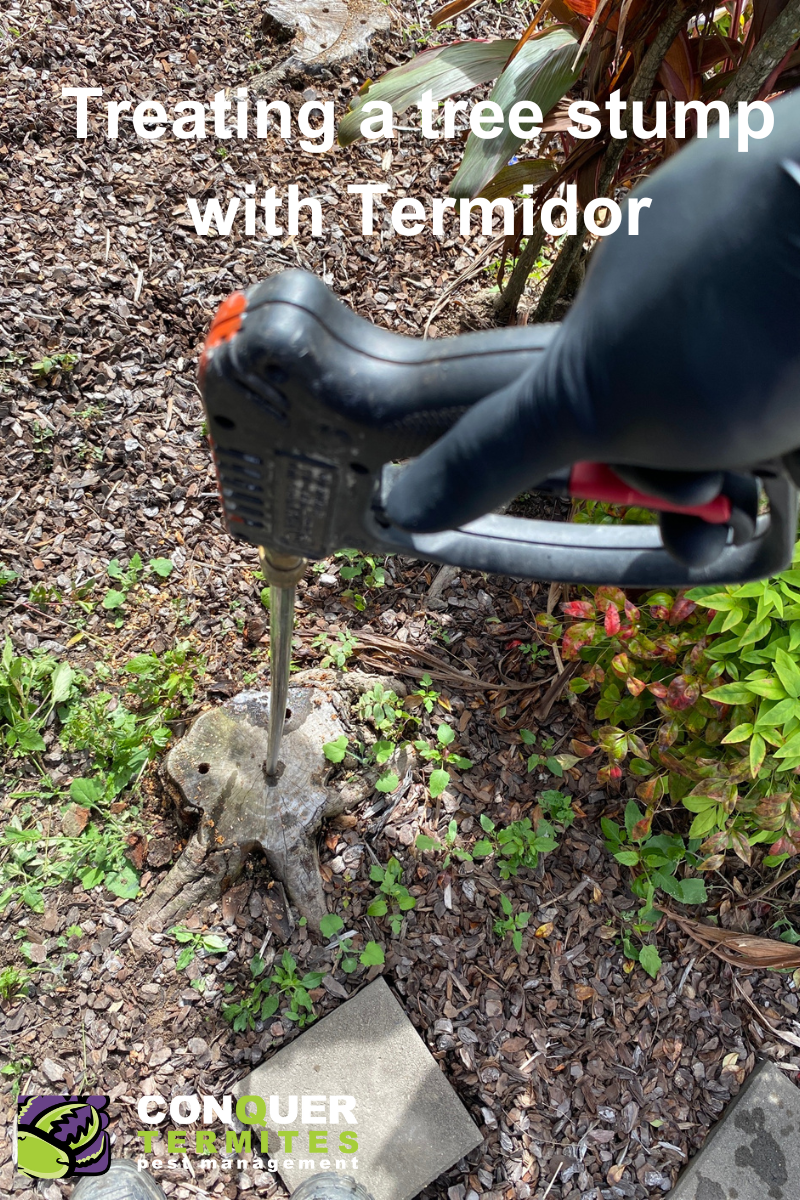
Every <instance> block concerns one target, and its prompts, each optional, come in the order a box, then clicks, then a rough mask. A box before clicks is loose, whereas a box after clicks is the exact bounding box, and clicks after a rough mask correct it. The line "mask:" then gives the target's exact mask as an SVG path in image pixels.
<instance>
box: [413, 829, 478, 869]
mask: <svg viewBox="0 0 800 1200" xmlns="http://www.w3.org/2000/svg"><path fill="white" fill-rule="evenodd" d="M457 837H458V825H457V824H456V821H455V818H453V819H452V820H451V821H449V822H448V825H447V833H446V834H445V835H444V842H437V840H436V838H432V837H429V836H428V835H427V833H420V834H419V835H418V836H417V840H416V843H415V844H416V847H417V849H418V850H431V851H433V852H434V853H436V854H441V853H444V861H443V863H442V867H443V868H444V870H445V871H446V870H447V868H448V867H449V866H450V863H451V862H452V860H453V859H454V858H457V859H458V860H459V862H472V855H471V854H470V852H469V850H465V849H464V848H463V847H462V846H457V845H456V838H457Z"/></svg>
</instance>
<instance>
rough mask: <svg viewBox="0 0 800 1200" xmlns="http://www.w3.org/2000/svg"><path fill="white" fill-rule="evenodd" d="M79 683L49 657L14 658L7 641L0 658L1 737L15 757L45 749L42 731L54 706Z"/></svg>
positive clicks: (71, 694)
mask: <svg viewBox="0 0 800 1200" xmlns="http://www.w3.org/2000/svg"><path fill="white" fill-rule="evenodd" d="M79 682H80V679H79V676H78V675H76V673H75V671H73V669H72V667H70V666H69V664H68V663H66V662H63V661H62V662H59V661H58V660H57V659H56V658H53V657H52V655H49V654H39V653H36V654H33V655H32V656H31V657H30V658H28V657H26V656H24V655H16V654H15V653H14V646H13V644H12V642H11V638H10V637H7V638H6V640H5V643H4V645H3V653H2V656H0V735H2V738H3V741H4V742H5V744H6V746H8V747H9V749H10V750H11V752H12V754H14V755H15V756H27V755H30V754H38V753H40V752H41V751H43V750H44V749H45V742H44V738H43V737H42V731H43V729H44V727H45V724H46V723H47V721H48V719H49V717H50V714H51V713H52V712H53V709H54V708H56V706H57V705H61V704H64V703H66V702H67V701H68V700H70V699H71V698H72V697H74V696H75V695H76V694H77V692H78V685H79Z"/></svg>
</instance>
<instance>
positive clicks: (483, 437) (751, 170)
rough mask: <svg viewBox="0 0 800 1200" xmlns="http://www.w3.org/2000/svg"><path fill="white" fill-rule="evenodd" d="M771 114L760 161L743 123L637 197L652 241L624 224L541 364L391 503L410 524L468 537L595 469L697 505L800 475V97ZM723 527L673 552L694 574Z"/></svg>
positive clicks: (408, 480) (602, 249)
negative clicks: (775, 469)
mask: <svg viewBox="0 0 800 1200" xmlns="http://www.w3.org/2000/svg"><path fill="white" fill-rule="evenodd" d="M772 108H773V112H774V116H775V125H774V129H773V131H772V133H771V134H770V135H769V136H768V137H766V138H764V139H762V140H761V141H756V142H751V143H750V149H749V151H747V152H741V153H740V152H739V151H738V149H737V144H738V142H737V136H736V121H732V122H731V136H730V138H728V139H724V138H720V137H719V136H718V132H717V130H712V133H711V135H710V137H709V139H708V140H707V141H706V140H703V141H695V142H693V143H692V144H691V145H690V146H688V147H686V148H685V149H683V150H681V151H680V152H679V153H678V154H677V155H676V156H675V157H674V158H672V159H670V160H669V161H668V162H667V163H665V164H664V165H663V166H661V167H660V168H659V169H658V170H657V171H655V172H654V173H653V175H652V176H651V177H650V178H648V179H647V180H645V181H644V183H642V184H641V186H640V187H638V188H637V189H636V191H635V192H634V195H637V196H649V197H651V198H652V205H651V206H650V208H649V209H643V210H642V211H641V214H640V233H639V235H638V236H637V237H631V236H630V235H629V234H628V233H627V222H626V220H625V217H624V215H623V221H622V224H621V226H620V229H619V231H618V232H617V233H615V234H612V235H610V236H609V237H608V238H606V239H605V240H604V242H603V243H602V244H601V245H599V246H598V248H597V250H596V252H595V253H594V255H593V262H592V265H591V269H590V271H589V273H588V276H587V279H586V283H585V285H584V287H583V288H582V290H581V292H580V294H579V296H578V298H577V300H576V302H575V304H574V306H573V308H572V309H571V311H570V312H569V314H568V316H567V318H566V320H565V321H564V323H563V325H562V327H561V330H560V332H559V334H558V335H557V337H556V339H555V341H554V342H553V344H552V347H551V349H550V350H549V351H548V353H547V356H546V359H545V361H544V363H543V364H542V365H541V366H539V367H538V368H537V369H535V370H532V371H530V372H528V373H527V374H526V375H524V376H522V377H521V378H520V379H519V381H518V382H516V383H513V384H511V385H509V386H507V387H505V388H503V389H502V390H499V391H497V392H495V393H494V394H493V395H490V396H487V397H486V398H485V399H484V400H482V401H481V402H480V403H479V404H477V405H476V406H475V407H474V408H472V409H470V411H469V412H468V413H467V414H466V415H465V416H463V417H462V418H461V420H459V421H458V423H457V424H456V425H455V426H454V427H453V428H452V429H451V430H450V431H449V432H448V433H447V434H445V436H444V437H442V438H441V439H440V440H439V441H438V442H436V443H435V444H434V445H433V446H431V447H430V448H429V449H428V450H426V451H425V453H424V454H422V455H421V456H420V457H419V458H418V459H417V460H416V461H415V462H413V463H412V464H411V465H410V466H409V467H408V468H407V470H406V471H405V472H404V473H403V475H402V476H401V478H400V480H399V481H398V483H397V485H396V486H395V488H394V489H393V491H392V492H391V494H390V496H389V498H388V504H387V514H388V516H389V518H390V519H391V520H392V521H393V522H394V523H395V524H397V525H399V526H401V527H402V528H405V529H411V530H414V531H417V532H431V531H435V530H440V529H448V528H454V527H456V526H458V525H461V524H464V523H465V522H467V521H470V520H472V519H474V518H476V517H478V516H481V515H482V514H484V513H486V512H489V511H490V510H491V509H494V508H496V507H498V506H499V505H500V504H502V503H504V502H505V501H507V500H509V499H511V498H512V497H514V496H515V495H517V494H518V493H519V492H521V491H524V490H526V489H528V488H530V487H531V486H533V485H535V483H536V481H537V480H541V479H544V478H545V477H546V476H548V475H549V474H551V473H552V472H554V471H555V470H558V469H559V468H562V467H564V466H566V465H568V464H571V463H574V462H579V461H583V460H593V461H599V462H605V463H608V464H610V465H612V466H614V468H615V470H617V471H618V473H619V474H620V475H622V476H623V477H624V478H625V479H626V480H627V481H628V482H629V483H632V484H634V485H635V486H637V487H639V488H640V489H642V490H645V491H647V492H649V493H650V494H652V495H662V496H664V497H666V498H668V499H671V500H674V501H677V502H679V503H689V504H694V503H698V502H700V503H702V502H703V501H704V500H706V499H709V498H711V497H713V496H714V495H716V494H717V493H718V492H719V490H720V487H721V485H722V480H723V476H722V472H723V471H725V470H730V471H737V472H744V473H747V472H748V471H750V470H752V468H753V467H754V466H757V465H758V464H759V463H763V462H764V461H766V460H774V459H776V458H781V457H784V456H787V457H785V458H784V461H785V463H786V465H787V468H788V469H789V471H790V473H791V474H793V476H794V477H795V478H797V474H798V472H797V471H796V470H795V467H794V462H793V460H792V457H791V455H792V452H794V451H795V450H797V448H798V447H800V94H797V93H795V94H793V95H791V96H787V97H784V98H783V99H781V100H778V101H777V102H776V103H775V104H774V105H773V106H772ZM799 457H800V456H799ZM709 529H710V527H709V526H706V525H705V523H704V522H699V521H698V520H697V519H696V518H691V517H689V518H685V517H680V516H678V517H677V518H675V517H674V516H670V517H668V518H667V519H666V520H662V533H663V535H664V538H665V542H666V544H667V546H668V548H670V549H672V550H673V552H674V553H675V554H676V556H677V557H680V558H682V559H683V560H684V561H693V563H694V564H695V565H696V563H697V562H702V561H708V560H709V557H710V558H711V559H713V558H714V557H716V554H717V553H718V552H719V550H720V549H721V548H722V546H721V544H720V545H719V546H718V547H717V548H716V549H715V548H714V545H710V543H704V542H703V539H704V537H705V535H706V534H707V532H708V530H709ZM721 530H722V531H723V532H724V530H725V527H724V526H722V527H719V526H717V527H716V529H715V530H713V531H712V533H711V534H709V536H710V537H711V538H712V540H713V539H714V538H715V539H716V540H717V542H718V541H719V539H720V537H721V536H722V535H721V532H720V531H721ZM698 535H699V548H698V544H697V543H698ZM693 544H694V545H693ZM709 545H710V549H709Z"/></svg>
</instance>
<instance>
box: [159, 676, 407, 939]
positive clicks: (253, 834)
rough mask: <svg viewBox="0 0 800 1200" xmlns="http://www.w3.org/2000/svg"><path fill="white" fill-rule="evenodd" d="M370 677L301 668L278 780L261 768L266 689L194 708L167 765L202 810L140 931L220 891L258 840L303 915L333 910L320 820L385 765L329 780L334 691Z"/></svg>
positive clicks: (347, 804)
mask: <svg viewBox="0 0 800 1200" xmlns="http://www.w3.org/2000/svg"><path fill="white" fill-rule="evenodd" d="M381 682H383V683H384V685H385V686H387V687H391V686H393V685H395V684H396V688H397V689H402V692H403V694H404V693H405V689H404V688H402V684H400V683H399V682H398V681H395V680H393V679H391V678H387V677H385V676H383V677H381ZM374 683H375V679H374V678H372V677H370V676H366V675H361V673H360V672H348V673H347V674H345V675H343V676H338V677H337V674H336V672H334V671H324V670H313V671H308V672H303V674H302V676H297V677H296V679H295V684H294V686H293V687H291V688H290V689H289V698H288V702H287V704H288V707H287V719H286V725H285V726H284V734H283V741H282V743H281V762H280V766H279V772H278V775H277V777H276V779H274V780H270V779H268V778H267V775H266V770H265V763H266V757H267V725H268V718H269V692H266V691H260V692H242V693H240V694H239V695H238V696H234V697H233V699H231V700H228V701H227V702H226V703H225V704H223V705H221V706H220V707H219V708H213V709H209V710H208V711H207V712H204V713H201V714H200V716H199V717H197V718H196V720H195V721H194V723H193V724H192V726H191V728H190V729H189V732H188V733H187V734H186V736H185V737H184V738H183V739H182V740H181V741H180V742H179V743H178V745H177V746H175V748H174V749H173V750H171V751H170V752H169V754H168V755H167V757H166V760H165V765H164V774H165V776H166V778H167V779H168V780H169V781H170V783H171V784H172V785H173V787H174V789H175V791H176V793H177V794H176V800H177V803H178V808H179V810H180V811H181V813H182V815H183V816H185V817H188V818H191V817H193V816H194V817H197V816H199V818H200V819H199V824H198V827H197V829H196V831H195V833H194V834H193V835H192V836H191V837H190V839H189V841H188V843H187V845H186V849H185V850H184V851H183V854H182V855H181V857H180V858H179V859H178V861H177V862H176V864H175V866H174V867H173V868H172V870H171V871H170V872H169V874H168V875H167V876H166V877H165V878H164V879H163V880H162V881H161V883H160V884H159V885H158V887H157V888H156V890H155V891H154V892H153V894H152V896H150V898H149V899H148V900H147V901H146V903H145V904H144V906H143V907H142V909H141V911H140V913H139V915H138V917H137V919H136V925H137V927H138V928H139V929H140V930H141V931H142V936H145V937H146V933H145V932H144V931H146V930H147V929H151V930H156V929H163V928H164V927H165V926H167V925H169V924H173V923H175V922H176V921H178V920H180V919H181V918H182V917H183V916H185V914H186V913H187V912H188V911H189V910H190V909H193V908H197V907H198V906H200V905H202V904H208V903H210V902H212V901H213V900H217V899H219V897H220V895H221V893H222V892H223V891H226V890H227V889H228V888H229V887H230V886H231V884H232V883H233V882H234V881H235V880H236V879H237V877H238V876H239V875H240V874H241V872H242V870H243V868H244V864H245V861H246V859H247V856H248V854H250V853H251V852H252V851H253V850H255V849H256V848H257V847H260V848H261V850H263V852H264V856H265V858H266V860H267V864H268V866H269V869H270V872H271V874H272V875H273V877H274V878H275V879H277V880H279V881H280V882H281V883H282V884H283V885H284V887H285V889H286V893H287V895H288V898H289V900H290V901H291V903H292V904H293V905H294V906H295V908H297V910H298V911H299V913H300V915H301V916H304V917H306V918H307V920H308V923H309V926H310V927H311V928H312V929H314V930H318V929H319V922H320V920H321V919H322V917H324V916H325V913H326V912H327V906H326V904H325V894H324V891H323V887H322V877H321V875H320V870H319V854H318V850H317V835H318V834H319V831H320V827H321V826H322V823H323V821H325V820H327V819H329V818H330V817H335V816H338V815H339V813H342V812H345V811H347V810H348V809H350V808H353V807H354V806H355V805H356V804H359V803H360V802H361V801H362V800H364V799H366V797H367V796H368V795H370V794H371V793H372V791H373V789H374V785H375V779H376V778H377V775H378V774H380V770H383V769H384V768H381V769H380V770H378V769H373V770H368V771H365V772H363V774H360V775H359V776H358V777H357V778H356V779H355V780H354V781H353V782H351V783H348V784H347V785H346V786H344V787H341V786H340V787H337V788H334V787H330V786H328V784H327V777H328V775H329V773H330V770H331V764H330V763H329V762H328V760H327V759H326V758H325V756H324V753H323V749H322V747H323V745H324V743H325V742H331V741H335V739H336V738H338V737H341V735H342V734H344V733H345V728H344V725H343V724H342V721H341V720H340V718H339V715H338V713H337V711H336V707H335V705H334V700H338V701H339V703H340V704H341V703H342V701H343V700H344V697H342V695H341V693H342V691H349V692H354V693H356V694H357V693H359V692H363V691H365V690H366V688H367V687H369V686H371V685H372V684H374ZM344 707H345V708H346V707H347V704H346V702H345V704H344ZM289 714H291V715H289ZM407 763H408V760H407V756H406V754H405V753H404V752H403V753H402V754H399V755H398V758H397V761H396V762H393V763H392V766H393V767H394V768H395V769H396V770H398V771H400V772H401V773H402V772H404V771H405V770H406V769H407Z"/></svg>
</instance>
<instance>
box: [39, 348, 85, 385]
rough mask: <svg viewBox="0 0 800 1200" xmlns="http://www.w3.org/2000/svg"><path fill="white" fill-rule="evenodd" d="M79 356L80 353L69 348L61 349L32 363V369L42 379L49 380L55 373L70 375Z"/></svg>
mask: <svg viewBox="0 0 800 1200" xmlns="http://www.w3.org/2000/svg"><path fill="white" fill-rule="evenodd" d="M79 358H80V355H78V354H72V353H71V352H70V351H69V350H67V351H59V352H56V353H53V354H48V355H46V356H45V357H44V358H40V359H39V361H38V362H35V363H31V370H32V371H33V373H34V375H36V376H38V378H39V379H40V380H49V379H50V378H51V377H52V376H54V375H68V374H69V372H70V371H72V370H73V368H74V367H75V365H76V363H77V362H78V360H79Z"/></svg>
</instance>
